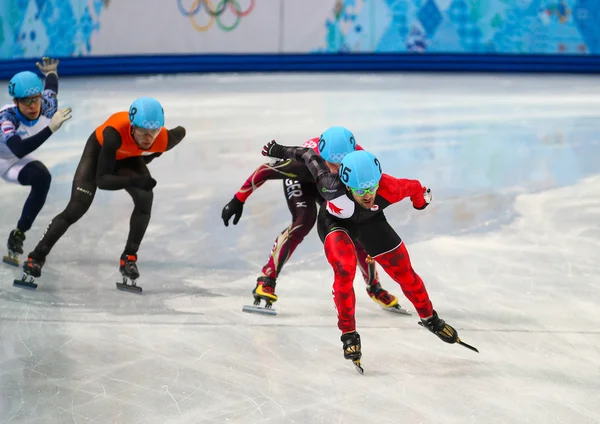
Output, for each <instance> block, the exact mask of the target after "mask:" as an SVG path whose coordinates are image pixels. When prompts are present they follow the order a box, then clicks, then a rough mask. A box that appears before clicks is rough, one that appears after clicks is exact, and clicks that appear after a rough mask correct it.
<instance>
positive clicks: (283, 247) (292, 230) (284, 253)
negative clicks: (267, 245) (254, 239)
mask: <svg viewBox="0 0 600 424" xmlns="http://www.w3.org/2000/svg"><path fill="white" fill-rule="evenodd" d="M283 190H284V194H285V196H286V197H285V198H286V202H287V205H288V209H289V210H290V213H291V214H292V223H291V224H290V226H288V227H287V228H286V229H285V230H283V231H282V232H281V233H280V234H279V236H278V237H277V239H276V240H275V243H274V244H273V248H272V249H271V253H270V255H269V260H268V261H267V263H266V264H265V266H263V268H262V274H263V276H266V277H270V278H273V279H276V278H277V277H278V275H279V273H280V272H281V270H282V268H283V266H284V265H285V263H286V262H287V261H288V260H289V258H290V257H291V256H292V253H294V250H296V248H297V247H298V245H299V244H300V243H302V241H303V240H304V237H306V236H307V235H308V233H309V232H310V230H312V228H313V227H314V225H315V222H316V220H317V205H316V201H315V194H316V189H315V184H314V183H304V184H299V183H298V182H297V181H294V180H290V179H286V180H283Z"/></svg>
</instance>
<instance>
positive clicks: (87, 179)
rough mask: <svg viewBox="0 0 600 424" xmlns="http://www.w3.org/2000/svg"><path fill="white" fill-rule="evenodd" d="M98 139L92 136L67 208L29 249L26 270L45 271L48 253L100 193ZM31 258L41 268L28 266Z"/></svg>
mask: <svg viewBox="0 0 600 424" xmlns="http://www.w3.org/2000/svg"><path fill="white" fill-rule="evenodd" d="M99 148H100V147H99V145H98V142H97V141H96V140H95V138H94V139H92V138H91V137H90V139H89V140H88V142H87V144H86V147H85V149H84V151H83V155H82V157H81V160H80V161H79V165H78V166H77V170H76V171H75V177H74V179H73V185H72V188H71V198H70V199H69V203H68V204H67V206H66V208H65V209H64V210H63V211H62V212H61V213H59V214H58V215H57V216H55V217H54V218H53V219H52V221H50V224H49V225H48V227H47V228H46V231H45V232H44V235H43V236H42V238H41V240H40V241H39V242H38V244H37V246H36V247H35V249H34V250H33V251H32V252H30V253H29V260H28V261H27V262H26V263H25V264H24V266H23V268H24V270H25V271H26V272H28V271H31V272H32V274H31V275H33V276H34V277H35V276H39V275H34V274H39V273H41V265H43V263H44V261H45V259H46V256H47V255H48V254H49V253H50V251H51V250H52V248H53V247H54V245H55V244H56V242H58V240H59V239H60V238H61V237H62V236H63V234H65V232H66V231H67V229H68V228H69V227H70V226H71V225H73V224H74V223H75V222H77V221H78V220H79V219H80V218H81V217H82V216H83V215H84V214H85V213H86V212H87V211H88V209H89V207H90V206H91V204H92V201H93V200H94V195H95V194H96V165H97V160H96V155H95V153H97V150H99ZM31 260H33V261H34V262H37V263H38V264H39V267H37V268H38V269H37V270H32V269H29V270H28V269H27V267H28V263H29V264H30V265H31Z"/></svg>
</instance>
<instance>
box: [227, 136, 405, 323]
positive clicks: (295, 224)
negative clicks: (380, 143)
mask: <svg viewBox="0 0 600 424" xmlns="http://www.w3.org/2000/svg"><path fill="white" fill-rule="evenodd" d="M303 147H307V148H312V149H314V150H315V151H316V152H317V154H319V155H321V157H322V158H323V159H325V162H326V164H327V166H328V168H329V169H330V170H331V172H337V169H338V168H339V166H340V163H341V161H342V159H343V158H344V156H346V155H347V154H348V153H350V152H353V151H355V150H361V149H362V148H361V147H360V146H359V145H357V144H356V140H355V138H354V135H353V134H352V132H351V131H350V130H348V129H347V128H344V127H330V128H327V129H326V130H325V131H323V134H321V136H320V137H315V138H312V139H310V140H308V141H306V142H305V143H304V144H303ZM268 180H283V194H284V195H285V199H286V202H287V205H288V209H289V210H290V213H291V214H292V222H291V224H290V225H289V226H288V227H287V228H285V229H284V230H283V231H282V232H281V233H280V234H279V236H278V237H277V238H276V239H275V243H274V244H273V248H272V249H271V253H270V254H269V259H268V261H267V263H266V264H265V265H264V266H263V267H262V272H261V275H260V276H259V277H258V278H257V282H256V287H255V288H254V290H252V295H253V296H254V299H255V303H254V304H255V306H256V307H254V308H253V307H245V308H244V310H245V311H248V312H259V313H263V312H264V313H269V311H273V312H272V313H273V314H274V313H275V312H274V310H272V309H271V307H272V304H273V302H275V301H277V299H278V297H277V295H276V294H275V285H276V280H277V277H278V276H279V274H280V273H281V271H282V270H283V267H284V265H285V264H286V262H287V261H288V260H289V259H290V257H291V256H292V254H293V253H294V251H295V250H296V248H297V247H298V246H299V245H300V243H302V241H303V240H304V238H305V237H306V236H307V235H308V233H309V232H310V231H311V230H312V228H313V227H314V225H315V223H316V221H317V205H319V206H321V205H322V204H323V198H322V197H321V196H320V195H319V193H318V192H317V186H316V184H315V179H314V177H313V176H312V174H311V173H310V171H309V170H308V169H307V168H306V166H305V164H304V162H303V161H297V160H292V159H287V160H279V161H277V162H275V163H265V164H263V165H261V166H259V167H258V168H257V169H256V170H255V171H254V172H253V173H252V175H250V176H249V177H248V179H247V180H246V182H245V183H244V184H243V185H242V187H241V188H240V189H239V190H238V192H237V193H235V195H234V196H233V199H231V201H230V202H229V203H227V204H226V205H225V207H224V208H223V211H222V213H221V218H222V219H223V223H224V224H225V226H229V220H230V219H231V218H232V217H235V218H234V219H233V224H234V225H236V224H237V223H238V221H239V220H240V218H241V216H242V212H243V208H244V203H245V202H246V200H247V199H248V198H249V197H250V195H251V194H252V193H253V192H254V190H256V189H257V188H259V187H260V186H261V185H263V184H264V183H265V182H266V181H268ZM367 257H368V256H367V253H366V252H365V250H364V249H363V248H362V246H360V244H358V243H357V244H356V259H357V262H358V266H359V269H360V271H361V273H362V275H363V278H364V280H365V283H366V291H367V294H368V295H369V297H371V298H372V299H373V300H374V301H375V302H376V303H378V304H379V305H381V307H383V308H384V309H387V310H391V311H394V312H400V313H406V311H405V310H404V309H402V308H401V307H400V305H399V304H398V298H397V297H396V296H394V295H392V294H390V293H388V292H387V291H386V290H385V289H383V288H382V287H381V283H380V282H379V276H378V274H377V270H376V268H375V263H374V262H370V263H369V262H368V261H367ZM261 300H264V301H265V303H266V306H265V308H261V307H259V306H258V305H259V304H260V301H261Z"/></svg>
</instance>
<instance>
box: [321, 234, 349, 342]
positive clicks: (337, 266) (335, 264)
mask: <svg viewBox="0 0 600 424" xmlns="http://www.w3.org/2000/svg"><path fill="white" fill-rule="evenodd" d="M324 244H325V256H327V260H328V261H329V264H330V265H331V267H332V268H333V274H334V280H333V301H334V303H335V308H336V310H337V315H338V328H339V329H340V330H341V331H342V333H347V332H349V331H355V330H356V320H355V318H354V308H355V305H356V297H355V295H354V286H353V283H354V276H355V274H356V256H355V250H354V244H353V243H352V240H351V239H350V237H349V236H348V234H346V232H344V231H340V230H338V231H333V232H331V233H329V234H328V235H327V237H326V238H325V243H324Z"/></svg>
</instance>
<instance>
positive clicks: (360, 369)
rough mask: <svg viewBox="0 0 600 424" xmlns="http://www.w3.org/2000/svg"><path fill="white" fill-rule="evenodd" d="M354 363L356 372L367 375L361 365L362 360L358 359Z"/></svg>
mask: <svg viewBox="0 0 600 424" xmlns="http://www.w3.org/2000/svg"><path fill="white" fill-rule="evenodd" d="M352 363H353V364H354V368H356V371H358V372H359V373H360V374H361V375H363V374H364V373H365V370H364V369H363V367H362V366H361V365H360V359H356V360H355V361H352Z"/></svg>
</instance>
